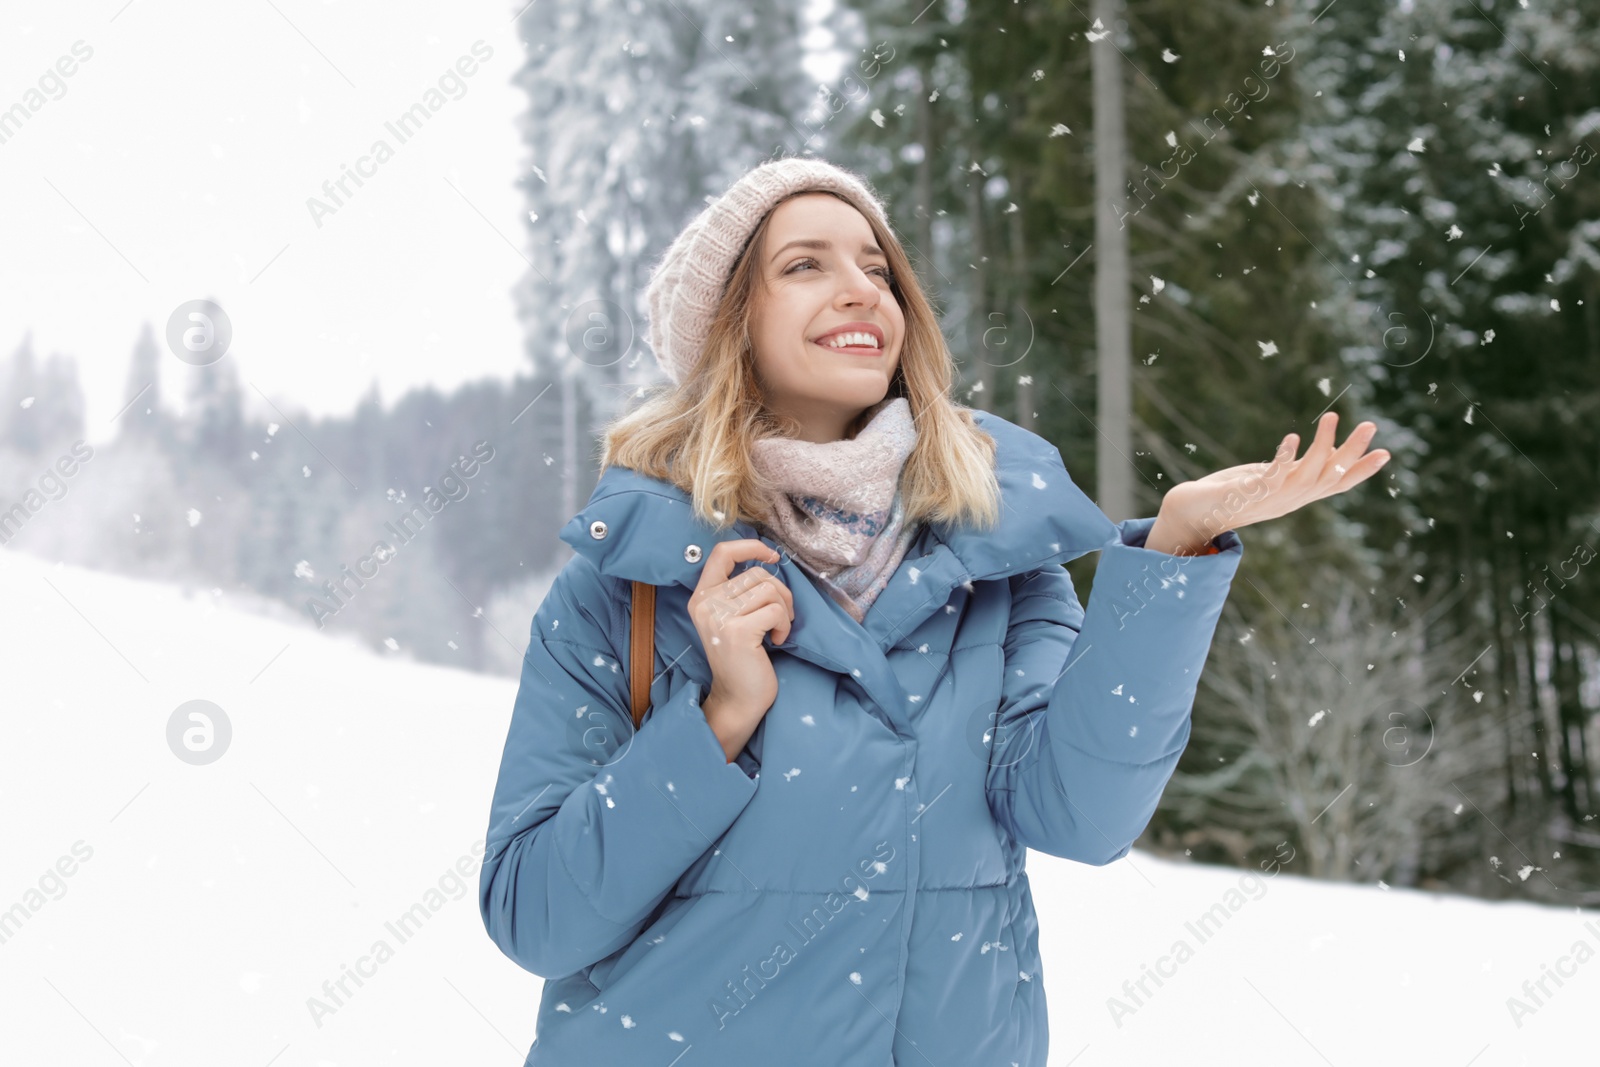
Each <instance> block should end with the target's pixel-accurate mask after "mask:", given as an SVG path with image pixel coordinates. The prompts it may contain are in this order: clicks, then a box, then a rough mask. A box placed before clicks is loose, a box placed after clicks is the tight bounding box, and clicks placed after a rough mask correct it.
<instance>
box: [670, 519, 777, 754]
mask: <svg viewBox="0 0 1600 1067" xmlns="http://www.w3.org/2000/svg"><path fill="white" fill-rule="evenodd" d="M780 558H781V557H779V555H778V554H777V553H776V552H774V551H773V550H772V549H770V548H768V547H767V546H766V545H765V544H763V543H762V542H760V541H758V540H756V539H754V538H745V539H743V540H738V541H719V542H718V543H717V544H716V545H714V546H713V547H712V549H711V555H710V556H708V557H707V558H706V563H705V567H704V569H703V570H702V571H701V572H700V581H699V583H698V584H697V585H696V586H695V590H694V593H693V594H691V595H690V597H689V618H690V619H691V620H692V621H693V622H694V628H695V630H696V631H698V632H699V634H700V644H701V646H702V647H703V648H704V650H705V654H706V661H707V662H708V663H709V664H710V665H711V691H710V692H709V693H707V694H706V697H705V699H704V700H703V701H702V702H701V710H702V711H704V712H705V716H706V722H707V723H709V724H710V726H711V730H712V732H713V733H715V734H716V735H717V739H718V740H720V741H721V742H722V747H723V750H724V751H725V752H726V753H728V761H729V762H730V763H731V762H732V761H733V759H734V757H735V756H737V755H738V753H739V750H740V749H742V748H744V746H745V743H746V742H747V741H749V740H750V735H751V734H753V733H755V731H756V727H757V726H758V725H759V724H760V722H761V720H762V718H763V717H765V715H766V714H767V710H768V709H769V708H771V707H772V704H773V701H775V700H777V699H778V675H777V673H776V672H775V671H774V670H773V669H772V657H771V656H770V655H769V654H768V653H767V650H766V648H765V647H764V646H763V645H762V643H761V642H762V639H763V638H764V637H765V636H766V635H767V633H768V632H769V631H770V632H771V633H772V635H773V637H772V640H773V643H774V644H782V643H783V642H785V641H787V640H788V639H789V624H790V623H791V622H792V621H793V620H794V595H793V594H792V593H791V592H790V591H789V587H788V586H786V585H784V584H783V581H782V580H781V579H779V578H778V577H777V576H776V575H773V574H769V573H767V572H766V571H764V570H762V569H761V568H760V567H750V568H748V569H747V570H745V571H744V572H743V573H742V574H740V575H739V576H738V577H737V578H730V577H729V575H730V574H732V573H733V568H734V565H735V564H737V563H740V562H742V561H744V560H752V559H754V560H764V561H766V562H768V563H777V562H778V560H779V559H780Z"/></svg>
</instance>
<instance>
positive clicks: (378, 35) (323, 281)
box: [0, 0, 831, 442]
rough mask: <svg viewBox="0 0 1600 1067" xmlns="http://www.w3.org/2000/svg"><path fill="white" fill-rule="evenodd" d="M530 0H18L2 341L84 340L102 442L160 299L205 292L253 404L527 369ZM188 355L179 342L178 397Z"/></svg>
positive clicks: (93, 415) (166, 364) (1, 43)
mask: <svg viewBox="0 0 1600 1067" xmlns="http://www.w3.org/2000/svg"><path fill="white" fill-rule="evenodd" d="M520 6H521V4H520V0H519V2H518V3H517V4H515V5H513V4H510V3H500V2H499V0H494V2H485V0H458V2H456V3H449V4H441V3H436V2H427V3H424V2H421V0H397V2H385V3H376V2H366V3H341V2H337V0H237V2H234V3H228V4H219V3H209V4H208V3H202V2H199V0H183V2H173V0H161V2H157V0H132V2H129V0H106V2H94V3H72V4H60V3H45V2H29V3H7V4H6V5H5V7H4V11H3V14H0V113H4V112H6V111H8V110H11V109H13V108H14V107H15V106H16V105H18V104H22V105H24V107H23V109H22V110H24V111H27V112H28V114H27V115H26V118H25V119H22V120H20V122H19V120H18V118H17V116H18V115H19V114H20V113H21V112H20V111H14V112H13V117H12V120H11V122H10V124H7V125H4V126H0V138H3V140H0V197H3V201H0V202H3V203H4V204H5V207H6V210H5V211H4V213H3V216H0V217H3V219H4V222H3V223H0V355H4V356H7V357H9V356H10V354H11V353H12V352H13V351H15V349H16V348H17V346H18V345H19V344H20V342H21V341H22V338H23V336H24V334H25V333H27V332H29V331H31V332H32V335H33V348H34V353H35V355H36V356H37V357H38V358H39V359H40V360H41V361H42V360H43V359H45V358H46V357H48V356H49V355H50V354H51V353H52V352H60V353H63V354H65V355H70V356H73V357H75V358H76V359H77V362H78V371H79V375H80V378H81V380H82V382H83V386H84V391H85V393H86V398H87V401H88V437H89V440H90V441H91V442H94V441H100V440H104V439H106V438H107V437H109V436H110V435H111V432H112V430H113V427H112V425H111V419H112V418H113V416H115V415H116V413H117V411H118V409H119V408H120V407H121V406H122V403H123V399H122V390H123V384H124V379H125V376H126V374H127V369H128V361H129V356H130V354H131V352H132V349H133V346H134V343H135V341H136V339H137V337H138V335H139V330H140V328H141V326H142V324H143V323H145V322H149V323H150V325H151V327H152V328H153V329H154V331H155V333H156V336H157V338H158V339H159V338H161V337H163V336H164V334H165V330H166V324H167V320H168V318H169V317H170V316H171V314H172V313H173V311H174V310H175V309H176V308H178V307H179V306H180V305H182V304H183V303H185V302H187V301H191V300H200V299H209V300H214V301H216V302H217V303H219V304H220V305H221V306H222V307H223V309H224V310H225V311H226V312H227V314H228V316H229V318H230V319H231V322H232V327H233V341H232V346H231V349H230V355H229V358H232V359H236V360H237V363H238V368H239V370H240V372H241V377H242V378H243V380H244V383H245V384H244V389H245V397H246V403H247V404H250V405H251V406H252V409H254V408H255V407H259V406H263V405H262V404H261V397H260V394H265V395H266V396H267V397H270V398H272V400H273V402H274V403H276V404H279V405H284V404H285V403H290V404H294V405H298V406H299V407H301V408H302V409H303V410H310V411H311V412H313V413H316V414H330V413H336V412H344V411H348V410H349V409H350V408H351V406H352V405H353V404H354V403H355V401H356V399H357V398H358V397H359V396H360V395H361V394H362V393H363V392H364V391H365V390H366V388H367V386H368V384H369V383H370V382H371V381H372V380H373V379H377V380H378V382H379V388H380V391H381V393H382V396H383V399H384V402H385V404H389V403H392V402H393V400H394V399H395V398H396V397H397V396H398V395H399V394H400V393H401V392H402V391H403V390H404V389H405V388H407V387H409V386H411V385H416V384H422V383H428V382H431V383H433V384H435V385H437V386H439V387H440V388H443V389H449V388H453V387H455V386H458V385H460V384H461V383H463V382H466V381H470V380H473V379H478V378H483V377H486V376H492V377H496V378H502V379H509V378H510V377H511V376H512V375H514V374H516V373H518V372H519V371H522V370H524V369H525V363H524V359H523V356H522V349H521V337H520V334H519V330H518V326H517V321H516V316H515V312H514V307H513V303H512V296H511V290H512V288H513V286H514V285H515V284H516V282H517V280H518V278H519V277H520V276H521V275H522V273H523V271H524V270H526V262H525V261H524V259H523V258H522V255H520V254H519V252H518V249H520V248H521V246H522V221H521V220H522V217H523V214H524V212H525V210H526V208H525V206H524V204H523V203H522V201H521V198H520V196H519V193H518V191H517V190H516V188H515V187H514V186H513V184H512V183H513V182H514V181H515V180H516V177H517V175H518V174H520V173H523V172H524V171H526V169H527V167H528V165H529V163H530V162H536V161H529V160H526V159H524V158H523V152H522V148H521V145H520V142H519V139H518V136H517V119H518V115H519V113H520V112H521V111H522V109H523V107H524V97H523V96H522V94H521V92H520V91H519V90H517V89H515V88H514V87H513V86H512V85H511V83H510V79H511V77H512V75H513V73H514V72H515V71H516V69H517V67H518V65H519V64H520V62H521V56H522V46H521V44H520V42H519V41H518V40H517V39H516V37H515V35H514V32H513V31H514V24H513V19H514V16H515V13H516V10H517V9H518V8H519V7H520ZM828 6H831V5H828ZM807 43H808V44H812V45H813V46H815V45H816V44H817V43H818V42H817V38H815V37H813V38H810V39H808V42H807ZM620 44H621V42H619V47H620ZM475 46H476V50H477V51H476V54H475V53H474V47H475ZM483 56H487V58H482V57H483ZM458 61H464V67H463V68H461V69H473V70H474V73H473V74H471V75H470V76H467V77H463V78H461V79H460V80H461V83H462V86H463V87H464V91H462V90H457V92H459V93H460V95H459V98H456V97H455V96H453V95H448V94H447V102H446V103H445V104H444V106H443V107H441V108H440V109H439V110H438V111H437V112H436V113H434V114H433V116H432V118H431V119H430V120H429V121H428V122H427V123H426V125H425V126H424V127H423V128H422V129H421V130H420V131H419V132H417V133H416V134H415V135H414V136H413V137H411V138H410V139H409V140H407V141H405V142H404V143H400V142H399V139H398V138H397V137H395V136H394V135H393V134H392V133H390V132H389V131H388V130H386V129H385V123H386V122H391V121H394V120H396V119H397V118H398V117H399V116H400V114H401V113H403V112H404V111H405V110H406V109H407V108H409V107H411V106H412V105H413V104H415V103H417V102H419V101H420V100H421V99H422V97H423V94H424V93H425V92H426V91H427V90H428V89H429V88H430V87H435V86H437V85H438V82H439V79H440V77H441V76H442V75H445V74H447V73H449V72H452V71H454V70H457V64H458ZM69 70H70V71H71V73H70V74H64V72H65V71H69ZM35 93H37V95H33V94H35ZM41 101H42V106H40V104H41ZM35 108H36V110H35ZM380 137H382V138H383V139H384V140H386V141H388V142H389V144H390V145H391V147H393V148H394V149H395V151H394V155H393V158H391V159H389V160H387V161H386V162H384V163H382V164H379V165H377V166H376V167H374V168H373V169H374V170H375V173H373V174H372V175H371V176H370V177H364V178H363V180H362V181H363V184H362V185H361V186H360V187H359V188H358V187H356V186H355V185H354V184H353V183H349V182H347V184H346V189H348V190H351V191H352V193H353V195H351V196H350V197H349V198H347V199H345V201H344V204H343V205H342V206H340V207H338V208H337V209H336V210H335V211H334V212H333V213H331V214H328V215H325V216H323V217H321V219H320V226H319V225H318V221H319V220H318V219H314V218H313V216H312V212H311V211H310V210H309V209H308V207H307V200H308V199H309V198H311V197H314V196H315V197H319V198H322V199H324V200H325V201H326V200H327V197H326V196H325V195H324V193H323V184H324V183H325V182H329V181H337V180H338V179H339V178H340V176H341V174H342V172H343V169H344V168H345V167H346V166H353V165H354V164H355V163H356V160H357V159H358V157H361V156H363V155H366V154H367V153H368V151H369V149H370V147H371V146H372V144H373V142H374V141H375V140H377V139H378V138H380ZM190 373H192V371H190V368H188V367H187V366H186V365H185V364H183V363H180V362H179V361H178V360H176V359H172V358H169V359H165V360H163V363H162V374H163V379H162V387H163V390H164V392H165V394H166V396H167V398H168V403H169V404H177V403H181V397H182V396H183V395H184V393H185V392H186V390H187V384H188V381H187V376H188V374H190ZM257 390H259V391H260V394H258V393H257ZM285 410H289V409H288V408H285Z"/></svg>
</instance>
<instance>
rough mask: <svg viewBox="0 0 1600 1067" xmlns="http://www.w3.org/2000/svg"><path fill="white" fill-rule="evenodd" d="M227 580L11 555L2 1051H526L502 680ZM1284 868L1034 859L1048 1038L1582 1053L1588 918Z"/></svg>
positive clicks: (336, 1056) (1413, 1058)
mask: <svg viewBox="0 0 1600 1067" xmlns="http://www.w3.org/2000/svg"><path fill="white" fill-rule="evenodd" d="M234 599H235V598H232V597H230V596H226V595H220V594H216V595H214V594H212V593H211V592H204V593H202V592H196V593H195V594H193V595H192V596H188V597H186V596H185V595H184V594H183V593H182V592H180V591H179V590H178V589H176V588H174V587H172V586H167V585H157V584H152V583H147V582H141V581H137V580H133V579H128V578H121V577H116V576H111V575H105V574H99V573H94V572H90V571H85V570H81V569H78V568H73V567H64V566H52V565H50V564H47V563H44V562H41V561H39V560H37V559H34V558H32V557H28V556H23V555H19V554H16V553H13V552H4V553H0V604H4V606H5V611H4V613H3V621H0V641H3V645H4V649H5V657H4V663H5V671H4V675H3V677H4V684H5V694H4V697H3V698H0V700H3V703H0V706H3V707H4V709H5V718H4V721H5V726H6V730H5V736H4V744H0V804H3V810H4V812H5V815H4V826H5V833H4V859H3V861H0V909H3V910H0V1003H3V1004H4V1005H5V1012H4V1019H5V1022H4V1025H3V1026H0V1062H4V1063H7V1064H28V1065H30V1067H32V1065H46V1064H62V1065H67V1064H71V1065H74V1067H77V1065H87V1064H108V1065H109V1064H116V1063H129V1064H134V1065H138V1067H144V1065H151V1067H155V1065H175V1067H176V1065H191V1064H193V1065H205V1067H214V1065H216V1064H220V1063H230V1064H246V1065H249V1064H256V1065H261V1067H267V1065H269V1064H271V1065H273V1067H300V1065H306V1067H334V1065H337V1067H347V1065H348V1067H366V1065H371V1064H386V1063H391V1064H417V1065H424V1064H425V1065H429V1067H432V1065H435V1064H442V1063H452V1064H462V1063H473V1064H494V1063H498V1064H504V1065H507V1067H510V1065H513V1064H520V1063H521V1062H522V1056H523V1055H524V1053H525V1052H526V1050H527V1047H528V1045H529V1044H530V1043H531V1041H532V1039H533V1028H534V1013H535V1007H536V1005H537V1001H538V992H539V986H540V980H539V979H538V978H536V977H534V976H533V975H530V974H527V973H526V972H523V971H521V970H519V969H518V968H517V967H516V966H515V965H514V964H512V963H511V962H510V961H509V960H507V959H506V958H505V957H504V956H502V955H501V954H500V952H499V950H498V949H497V948H495V946H494V945H493V944H492V943H491V942H490V941H489V939H488V937H487V935H486V934H485V933H484V930H483V926H482V924H481V922H480V921H479V918H478V914H477V906H476V903H475V900H476V896H475V894H476V887H477V872H478V863H479V856H480V853H481V849H482V843H481V842H482V834H483V831H484V828H485V825H486V822H487V817H488V805H489V797H490V793H491V791H492V789H493V786H494V780H495V775H496V773H497V771H498V766H499V757H500V748H501V744H502V743H503V741H504V737H505V729H506V724H507V721H508V719H509V716H510V714H511V707H512V701H513V698H514V696H515V691H516V688H515V682H514V681H513V680H510V679H504V678H489V677H484V676H479V675H474V674H471V673H466V672H462V671H456V670H450V669H446V668H440V667H434V666H426V665H419V664H416V663H413V662H410V661H407V660H405V659H403V658H400V657H398V656H396V657H392V658H386V657H384V656H378V655H373V654H371V653H370V652H368V651H366V650H365V649H363V648H361V647H359V646H357V645H356V644H355V643H353V642H351V641H348V640H344V639H335V638H330V637H328V636H326V635H324V634H319V633H317V632H316V631H315V629H314V628H313V627H312V626H311V625H310V624H309V623H307V622H303V621H301V620H299V619H296V618H293V617H292V616H291V614H290V613H288V612H279V613H277V615H276V617H270V616H271V615H272V613H270V612H268V613H266V614H262V613H259V612H257V611H252V610H251V608H252V605H249V604H236V603H234V602H233V601H234ZM507 636H508V637H509V638H511V639H513V640H515V641H517V642H519V643H520V642H522V641H525V639H526V625H524V627H523V628H522V629H521V630H519V631H517V632H516V633H514V634H508V635H507ZM194 700H204V701H210V702H211V703H213V704H215V705H216V706H218V707H220V708H221V709H222V711H223V712H224V713H225V715H226V717H227V720H228V723H229V727H230V728H231V738H230V740H229V741H228V744H227V748H226V751H225V753H224V754H223V755H222V756H221V758H219V759H216V760H215V761H213V762H209V763H192V762H188V761H186V760H184V759H180V758H179V756H178V755H176V754H175V748H174V746H175V747H176V750H177V751H181V752H187V751H188V749H187V748H186V747H185V745H184V742H183V738H182V734H183V729H184V727H183V726H182V725H181V724H180V725H179V726H178V727H173V726H172V725H171V724H172V721H173V716H174V713H175V712H176V711H177V710H178V709H179V707H180V706H181V705H184V704H185V703H186V702H189V701H194ZM169 736H172V737H175V738H176V740H175V741H173V742H170V743H169ZM1285 856H1286V857H1288V853H1287V852H1285ZM1298 866H1300V864H1299V863H1298V862H1297V860H1296V859H1294V858H1287V859H1286V862H1285V863H1284V864H1283V867H1282V869H1281V870H1280V871H1278V872H1277V873H1275V874H1273V875H1271V876H1267V875H1265V874H1257V875H1254V876H1252V875H1251V874H1249V873H1247V872H1243V871H1238V870H1233V869H1228V868H1211V867H1202V866H1198V865H1191V864H1183V863H1173V862H1169V861H1166V860H1163V859H1160V858H1157V857H1154V856H1151V855H1147V854H1145V853H1141V852H1137V851H1136V852H1134V853H1133V854H1132V855H1131V856H1130V857H1128V858H1127V859H1126V860H1123V861H1122V862H1120V863H1117V864H1114V865H1112V866H1110V867H1106V868H1093V867H1086V866H1081V865H1078V864H1073V863H1069V862H1066V861H1062V860H1056V859H1053V858H1051V857H1048V856H1043V855H1038V854H1034V855H1032V856H1031V857H1030V860H1029V869H1030V873H1031V876H1032V879H1033V885H1034V895H1035V899H1036V902H1037V904H1038V907H1039V911H1040V926H1041V930H1042V935H1041V936H1042V939H1043V943H1042V946H1041V950H1042V954H1043V959H1044V969H1043V973H1042V974H1040V975H1037V976H1035V978H1034V980H1036V981H1042V982H1044V983H1045V986H1046V989H1047V991H1048V998H1049V1005H1050V1025H1051V1057H1050V1062H1051V1063H1052V1064H1053V1065H1055V1064H1059V1065H1063V1067H1064V1065H1066V1064H1069V1063H1071V1064H1076V1065H1078V1067H1091V1065H1093V1067H1099V1065H1106V1064H1119V1065H1120V1064H1145V1063H1156V1062H1170V1063H1175V1064H1176V1063H1181V1064H1184V1065H1186V1067H1187V1065H1205V1064H1235V1063H1239V1062H1259V1063H1271V1064H1275V1065H1301V1064H1304V1065H1315V1067H1327V1065H1329V1064H1333V1065H1337V1067H1347V1065H1348V1067H1356V1065H1362V1067H1368V1065H1373V1064H1406V1065H1412V1064H1428V1065H1433V1064H1439V1065H1444V1067H1467V1065H1469V1064H1470V1065H1472V1067H1491V1065H1515V1064H1531V1063H1535V1062H1539V1063H1548V1064H1577V1063H1583V1062H1593V1061H1594V1057H1595V1055H1596V1052H1595V1049H1596V1044H1597V1041H1596V1037H1595V1035H1594V1028H1593V1023H1592V1020H1593V1018H1594V1014H1593V1006H1594V1004H1595V1003H1597V1001H1600V961H1597V960H1596V956H1597V954H1600V914H1597V913H1595V912H1587V913H1579V912H1577V911H1573V910H1563V909H1558V908H1550V907H1541V906H1534V905H1524V904H1504V905H1490V904H1485V903H1482V902H1478V901H1472V900H1467V899H1460V898H1450V897H1443V896H1439V895H1434V894H1425V893H1418V892H1411V891H1405V890H1398V889H1396V890H1388V891H1385V890H1382V889H1376V888H1354V887H1348V886H1336V885H1331V884H1326V883H1319V882H1314V881H1310V880H1308V879H1305V878H1303V877H1301V876H1300V875H1299V874H1298V873H1297V867H1298ZM1208 916H1209V918H1207V917H1208ZM408 917H409V918H408ZM1157 979H1159V981H1158V980H1157ZM1141 980H1142V988H1141ZM1541 980H1542V981H1543V983H1544V989H1543V992H1541V991H1540V989H1539V983H1540V982H1541ZM1525 982H1527V983H1531V989H1532V995H1530V993H1529V991H1528V990H1526V989H1525V988H1524V983H1525ZM1125 983H1126V984H1125ZM341 987H342V988H341ZM1511 997H1517V998H1519V999H1520V1000H1521V1001H1522V1002H1523V1003H1524V1004H1525V1005H1526V1008H1527V1009H1528V1010H1526V1011H1520V1012H1517V1013H1515V1014H1514V1013H1513V1011H1512V1010H1511V1008H1510V1007H1508V998H1511ZM1535 998H1537V999H1535ZM953 1010H959V1006H954V1008H953ZM1585 1024H1588V1025H1585ZM827 1067H837V1065H827ZM936 1067H979V1065H961V1064H945V1063H939V1064H937V1065H936ZM985 1067H987V1065H985ZM997 1067H1004V1065H997Z"/></svg>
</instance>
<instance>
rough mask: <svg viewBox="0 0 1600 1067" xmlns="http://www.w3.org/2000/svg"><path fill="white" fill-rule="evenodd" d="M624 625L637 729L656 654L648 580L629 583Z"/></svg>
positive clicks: (651, 588) (653, 589)
mask: <svg viewBox="0 0 1600 1067" xmlns="http://www.w3.org/2000/svg"><path fill="white" fill-rule="evenodd" d="M628 625H629V632H628V646H629V652H630V654H631V657H632V663H631V665H630V666H629V668H628V683H629V687H630V694H631V696H632V698H633V699H632V703H633V728H634V729H635V730H637V729H638V728H639V723H640V722H641V721H642V720H643V719H644V713H645V711H646V710H647V709H648V708H649V707H650V677H651V675H652V674H653V673H654V669H655V658H656V649H655V644H656V587H655V586H653V585H651V584H650V583H649V582H634V583H633V617H632V619H631V620H630V621H629V624H628Z"/></svg>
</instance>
